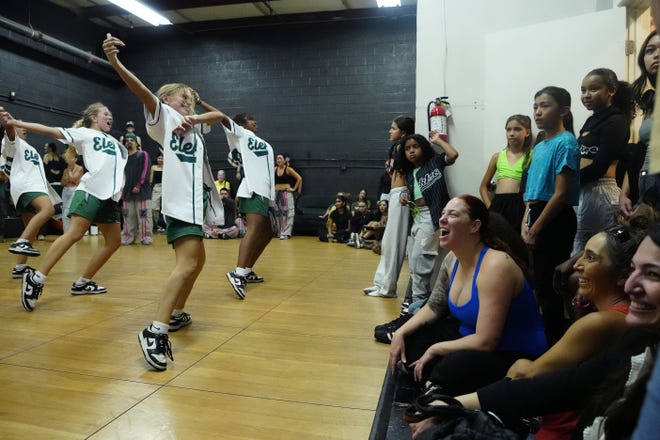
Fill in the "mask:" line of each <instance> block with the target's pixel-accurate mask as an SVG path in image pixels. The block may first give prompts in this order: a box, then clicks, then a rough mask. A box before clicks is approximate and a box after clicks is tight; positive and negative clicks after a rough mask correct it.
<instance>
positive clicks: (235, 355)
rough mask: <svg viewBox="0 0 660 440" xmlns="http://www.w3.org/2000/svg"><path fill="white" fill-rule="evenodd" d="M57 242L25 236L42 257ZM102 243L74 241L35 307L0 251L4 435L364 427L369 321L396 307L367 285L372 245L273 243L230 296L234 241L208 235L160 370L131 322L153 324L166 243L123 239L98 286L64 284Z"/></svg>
mask: <svg viewBox="0 0 660 440" xmlns="http://www.w3.org/2000/svg"><path fill="white" fill-rule="evenodd" d="M54 239H55V237H52V236H49V237H47V239H46V240H44V241H37V242H36V243H33V245H34V247H36V248H37V249H39V250H40V251H41V252H42V254H43V253H45V251H46V250H47V248H48V246H50V245H51V244H52V241H53V240H54ZM101 240H102V238H100V237H95V236H93V237H85V238H83V240H81V242H80V243H78V244H77V245H76V246H75V247H74V248H72V249H71V250H70V251H69V252H68V253H67V254H66V255H65V256H64V258H63V259H62V260H61V261H60V262H59V263H58V265H57V266H55V268H54V269H53V270H52V272H51V274H50V276H49V279H48V281H47V282H46V286H45V288H44V292H43V295H42V296H41V298H40V300H39V302H38V304H37V308H36V309H35V311H34V312H32V313H28V312H25V311H24V310H23V308H22V306H21V304H20V281H19V280H13V279H12V278H11V268H12V267H13V265H14V263H15V260H16V258H15V256H14V255H12V254H10V253H8V252H7V251H6V250H2V252H0V262H1V264H2V265H1V267H4V269H2V271H3V272H2V273H3V275H1V276H0V280H2V282H1V285H0V311H1V312H2V315H1V316H2V322H3V327H4V331H3V332H2V336H0V396H1V397H0V438H2V439H67V440H71V439H88V438H89V439H110V438H111V439H264V440H273V439H360V440H363V439H366V438H367V437H368V436H369V431H370V429H371V423H372V420H373V417H374V411H375V409H376V405H377V403H378V397H379V393H380V388H381V384H382V380H383V375H384V372H385V365H386V362H387V358H388V348H389V346H387V345H383V344H379V343H377V342H375V341H374V339H373V327H374V325H375V324H380V323H383V322H386V321H389V320H391V319H393V318H395V317H396V316H397V314H398V311H399V303H400V299H383V298H370V297H367V296H366V295H364V294H363V293H362V290H361V289H362V288H363V287H366V286H369V285H370V284H371V281H372V279H373V274H374V271H375V269H376V266H377V264H378V258H379V257H378V255H376V254H374V253H373V252H371V251H367V250H364V249H353V248H350V247H348V246H346V245H342V244H332V243H321V242H320V241H318V239H316V238H313V237H294V238H293V239H291V240H289V241H280V240H278V239H274V240H273V241H272V242H271V244H270V245H269V247H268V248H267V249H266V251H265V253H264V255H263V256H262V258H261V260H260V261H259V263H258V265H257V267H256V268H255V269H256V272H257V273H258V274H259V275H261V276H263V277H264V278H266V282H265V283H263V284H249V285H248V289H247V298H246V300H245V301H240V300H238V298H237V297H236V296H235V294H234V292H233V290H232V289H231V287H230V286H229V284H228V282H227V280H226V278H225V272H227V271H228V270H231V269H232V268H233V267H234V266H235V264H236V256H237V252H238V244H239V240H226V241H225V240H206V241H205V244H206V255H207V261H206V266H205V267H204V270H203V272H202V273H201V275H200V277H199V279H198V281H197V284H196V286H195V288H194V290H193V293H192V295H191V297H190V299H189V300H188V305H187V307H186V311H187V312H189V313H190V314H191V315H192V317H193V323H192V325H190V326H189V327H187V328H184V329H182V330H180V331H178V332H176V333H172V334H171V335H170V337H171V341H172V349H173V352H174V362H173V363H170V364H169V367H168V369H167V371H165V372H155V371H151V370H149V369H148V368H147V364H146V362H145V361H144V358H143V356H142V352H141V350H140V347H139V344H138V340H137V334H138V331H140V330H142V328H144V327H145V326H146V325H147V324H148V323H150V322H151V319H152V317H153V314H154V312H155V310H156V305H157V302H158V299H159V297H160V289H161V286H162V285H163V282H164V280H165V279H166V277H167V276H168V274H169V272H170V270H171V269H172V267H173V265H174V252H173V251H172V249H171V247H170V246H168V245H167V244H166V242H165V237H164V236H163V235H157V236H156V237H155V240H156V241H155V243H154V245H153V246H140V245H133V246H125V247H122V248H121V249H119V251H117V253H116V254H115V255H114V257H113V258H112V259H111V260H110V262H109V263H108V264H107V265H106V266H105V267H104V268H103V269H102V270H101V271H100V273H99V274H98V275H97V276H96V277H95V281H97V282H98V283H99V284H100V285H103V286H105V287H107V288H108V290H109V292H108V293H107V294H103V295H98V296H80V297H77V296H76V297H74V296H71V295H70V294H69V289H70V286H71V283H72V282H73V281H74V280H75V279H77V277H78V276H79V275H80V270H81V268H82V267H83V265H84V264H85V262H86V261H87V259H88V258H89V257H90V255H91V254H92V253H93V251H94V250H95V249H96V248H97V247H98V246H99V243H100V242H101ZM10 242H11V240H5V243H3V244H1V246H4V247H5V248H7V247H9V244H10ZM39 260H40V258H32V259H30V262H29V264H30V265H31V266H33V267H38V266H39ZM407 280H408V277H407V276H405V277H402V278H401V280H400V282H399V296H400V297H401V295H402V294H403V292H405V286H406V283H407Z"/></svg>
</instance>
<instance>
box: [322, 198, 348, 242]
mask: <svg viewBox="0 0 660 440" xmlns="http://www.w3.org/2000/svg"><path fill="white" fill-rule="evenodd" d="M350 232H351V213H350V211H349V210H348V208H347V206H346V198H345V197H344V196H343V195H341V196H339V195H338V196H337V198H336V199H335V209H334V210H331V211H330V214H329V215H328V220H327V221H326V224H325V229H322V230H321V232H320V234H319V239H320V240H321V241H334V242H338V243H346V242H347V241H348V237H349V236H350Z"/></svg>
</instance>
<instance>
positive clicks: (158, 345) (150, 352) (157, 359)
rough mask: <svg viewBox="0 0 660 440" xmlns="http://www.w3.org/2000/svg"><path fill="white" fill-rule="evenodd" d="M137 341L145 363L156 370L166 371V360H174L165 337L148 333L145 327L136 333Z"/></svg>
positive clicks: (167, 339)
mask: <svg viewBox="0 0 660 440" xmlns="http://www.w3.org/2000/svg"><path fill="white" fill-rule="evenodd" d="M138 341H140V347H141V348H142V354H144V358H145V359H146V361H147V363H148V364H149V365H151V366H152V367H153V368H155V369H156V370H159V371H164V370H167V358H168V357H169V358H170V359H171V360H174V357H173V356H172V345H171V344H170V339H169V338H168V337H167V335H161V334H157V333H153V332H150V331H149V328H148V327H147V328H145V329H144V330H142V331H141V332H140V333H138Z"/></svg>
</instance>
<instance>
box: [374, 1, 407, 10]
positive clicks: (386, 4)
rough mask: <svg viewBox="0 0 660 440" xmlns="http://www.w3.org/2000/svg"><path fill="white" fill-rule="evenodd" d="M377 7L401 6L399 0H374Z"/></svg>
mask: <svg viewBox="0 0 660 440" xmlns="http://www.w3.org/2000/svg"><path fill="white" fill-rule="evenodd" d="M376 3H378V7H379V8H393V7H395V6H401V0H376Z"/></svg>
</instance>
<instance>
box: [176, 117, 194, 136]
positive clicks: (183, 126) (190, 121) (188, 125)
mask: <svg viewBox="0 0 660 440" xmlns="http://www.w3.org/2000/svg"><path fill="white" fill-rule="evenodd" d="M196 123H197V115H190V116H184V117H183V119H182V120H181V123H180V124H179V125H178V126H177V127H176V128H175V129H174V130H173V131H174V132H175V133H176V134H177V135H179V136H180V137H183V135H184V134H185V132H187V131H188V130H191V129H192V128H193V126H194V125H195V124H196Z"/></svg>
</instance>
